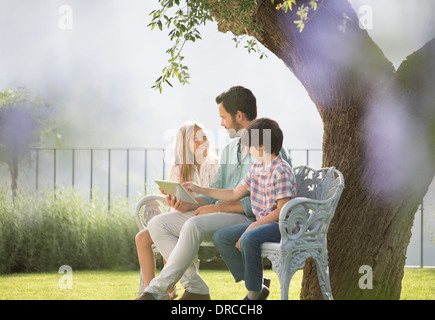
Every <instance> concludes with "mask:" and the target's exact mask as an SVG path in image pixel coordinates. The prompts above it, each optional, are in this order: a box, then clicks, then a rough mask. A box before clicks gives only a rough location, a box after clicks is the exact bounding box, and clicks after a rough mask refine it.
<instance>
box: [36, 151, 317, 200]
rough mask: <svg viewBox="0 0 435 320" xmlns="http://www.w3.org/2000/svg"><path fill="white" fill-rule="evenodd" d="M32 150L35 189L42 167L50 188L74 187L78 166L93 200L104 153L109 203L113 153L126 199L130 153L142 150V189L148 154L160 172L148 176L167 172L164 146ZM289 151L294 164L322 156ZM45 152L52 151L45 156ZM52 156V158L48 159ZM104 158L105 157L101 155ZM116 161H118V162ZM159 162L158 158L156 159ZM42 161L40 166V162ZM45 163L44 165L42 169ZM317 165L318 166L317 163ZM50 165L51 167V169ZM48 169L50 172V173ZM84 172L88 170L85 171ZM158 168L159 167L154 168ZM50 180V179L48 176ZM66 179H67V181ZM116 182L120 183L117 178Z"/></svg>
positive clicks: (162, 174)
mask: <svg viewBox="0 0 435 320" xmlns="http://www.w3.org/2000/svg"><path fill="white" fill-rule="evenodd" d="M29 151H30V153H31V156H32V157H31V158H32V160H31V165H30V167H32V162H33V170H34V188H35V190H39V187H40V179H41V175H42V174H41V170H42V169H43V171H44V172H45V175H46V176H47V175H51V176H52V177H51V180H52V181H51V183H49V184H51V185H52V187H53V189H54V190H56V188H57V187H58V185H59V183H63V184H66V185H68V184H69V185H70V186H71V187H73V188H74V187H75V186H76V178H77V171H78V169H77V167H78V166H80V168H81V170H80V171H81V172H82V173H81V174H84V175H88V177H89V185H88V192H89V198H90V199H92V197H93V194H92V190H93V189H94V187H95V171H96V166H98V168H99V169H101V167H102V164H101V160H102V157H101V155H100V156H99V161H100V162H99V163H98V164H96V161H97V160H96V159H95V154H96V153H97V152H98V153H100V154H101V153H104V154H105V158H106V159H105V160H104V161H103V162H105V165H106V175H107V177H106V179H107V183H106V184H107V197H108V203H109V204H110V197H111V194H112V184H113V181H112V180H113V178H112V175H113V170H114V166H115V165H114V164H113V160H112V159H113V155H114V153H115V152H118V153H119V152H121V153H123V156H122V157H123V158H124V167H123V171H124V178H125V180H124V184H125V197H126V198H129V196H130V193H131V188H130V176H131V173H132V172H131V155H132V153H136V154H137V153H142V162H143V164H142V177H143V190H144V191H145V192H146V191H147V189H148V188H147V187H148V178H149V166H150V164H149V162H150V159H149V158H150V154H151V153H154V156H155V155H156V154H157V157H158V158H160V159H161V160H160V164H159V167H160V173H157V176H155V175H154V176H153V177H151V178H163V179H165V178H166V171H167V169H168V165H167V162H168V161H166V159H165V157H166V149H165V148H31V149H30V150H29ZM79 152H86V153H87V154H88V155H87V157H88V160H87V162H88V165H86V164H85V165H83V156H81V162H82V164H81V165H78V164H77V153H79ZM218 152H219V150H216V153H218ZM288 152H289V154H290V155H291V156H292V158H293V161H294V162H295V160H294V158H295V155H297V157H296V158H297V161H296V164H297V165H302V164H305V165H310V163H311V162H315V160H313V159H315V158H317V159H318V161H317V162H320V160H319V159H320V158H321V149H289V150H288ZM42 153H45V158H44V159H41V157H42ZM60 153H62V161H63V162H65V158H66V157H68V155H65V153H69V157H70V164H69V166H70V169H69V171H70V173H69V175H70V177H69V179H68V178H66V177H67V175H68V174H67V173H66V171H67V169H65V168H61V167H60V165H59V162H60V161H59V155H60ZM314 153H317V155H313V154H314ZM48 154H51V156H50V155H48ZM50 157H51V160H50ZM103 157H104V156H103ZM117 157H118V160H119V154H118V156H117ZM135 161H136V162H137V157H136V159H135ZM49 162H51V165H50V164H49ZM118 162H119V161H118ZM157 162H158V160H157ZM42 164H43V165H42ZM155 164H156V160H154V161H153V165H154V166H155ZM43 166H44V168H42V167H43ZM317 166H318V165H317ZM50 167H51V168H50ZM83 167H88V169H87V170H83V169H84V168H83ZM115 170H119V167H117V168H115ZM28 171H32V169H28ZM50 171H51V174H50ZM60 171H62V173H63V178H64V179H63V180H61V181H59V172H60ZM86 171H87V172H86ZM157 171H158V170H157ZM135 174H136V175H137V174H138V172H137V166H136V170H135ZM154 174H156V170H154ZM118 177H119V172H118ZM48 180H50V178H49V179H48ZM67 180H69V182H68V181H67ZM116 183H119V179H118V181H117V182H116ZM27 184H28V185H29V181H27Z"/></svg>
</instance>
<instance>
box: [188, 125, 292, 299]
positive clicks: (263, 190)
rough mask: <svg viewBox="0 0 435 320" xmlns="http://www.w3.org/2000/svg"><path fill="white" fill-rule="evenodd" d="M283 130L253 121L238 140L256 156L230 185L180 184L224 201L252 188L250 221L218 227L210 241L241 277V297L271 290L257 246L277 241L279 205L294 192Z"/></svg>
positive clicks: (261, 296) (258, 296)
mask: <svg viewBox="0 0 435 320" xmlns="http://www.w3.org/2000/svg"><path fill="white" fill-rule="evenodd" d="M282 141H283V134H282V131H281V129H280V128H279V125H278V124H277V123H276V122H275V121H273V120H271V119H268V118H260V119H257V120H254V121H252V122H251V124H250V125H249V126H248V127H247V128H246V131H245V132H244V133H243V135H242V143H243V144H245V145H247V146H248V147H249V152H250V153H251V154H252V156H253V157H254V158H255V159H256V161H257V162H256V163H255V164H253V165H252V167H251V169H250V170H249V171H248V173H247V174H246V176H245V177H244V178H243V179H242V180H241V181H240V183H239V184H238V185H237V186H236V188H235V189H233V190H219V189H211V188H204V187H200V186H198V185H196V184H194V183H192V182H186V183H184V184H183V186H184V187H185V188H186V189H188V190H190V191H193V192H196V193H199V194H204V195H207V196H210V197H213V198H215V199H220V200H223V201H237V200H238V199H241V198H243V197H245V196H246V195H247V194H248V193H249V192H251V205H252V211H253V212H254V214H255V216H256V219H257V220H256V221H255V222H253V223H250V222H248V223H243V224H239V225H233V226H230V227H226V228H223V229H220V230H218V231H216V232H215V233H214V235H213V243H214V245H215V247H216V249H217V250H218V251H219V253H220V254H221V256H222V258H223V259H224V261H225V263H226V264H227V266H228V268H229V269H230V271H231V273H232V275H233V276H234V279H235V280H236V282H238V281H240V280H245V286H246V288H247V289H248V295H247V296H246V297H245V300H265V299H266V298H267V296H268V295H269V289H268V287H267V285H264V284H263V264H262V258H261V245H262V243H264V242H279V241H280V238H281V236H280V232H279V228H278V223H277V222H278V218H279V213H280V211H281V208H282V207H283V206H284V204H285V203H286V202H288V201H289V200H290V199H291V198H294V197H295V196H296V181H295V178H294V175H293V171H292V168H291V167H290V165H289V164H288V163H287V162H286V161H284V160H283V159H282V157H281V155H280V150H281V147H282Z"/></svg>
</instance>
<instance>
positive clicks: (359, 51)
mask: <svg viewBox="0 0 435 320" xmlns="http://www.w3.org/2000/svg"><path fill="white" fill-rule="evenodd" d="M302 2H303V1H298V6H299V5H300V4H301V3H302ZM308 2H309V1H305V4H306V5H307V6H309V4H308ZM275 5H276V4H275ZM275 5H273V4H272V3H271V1H270V0H263V1H258V7H257V11H256V13H255V17H256V21H257V23H258V24H259V25H261V26H262V27H263V33H262V34H261V35H256V37H257V38H258V39H259V40H260V41H261V42H262V43H263V44H264V45H265V46H266V47H267V48H268V49H269V50H271V51H272V52H273V53H274V54H276V55H277V56H278V57H279V58H281V59H282V60H283V61H284V63H285V64H286V65H287V66H288V67H289V69H290V70H291V71H292V72H293V73H294V74H295V75H296V77H297V78H298V79H299V80H300V81H301V83H302V84H303V86H304V87H305V88H306V90H307V91H308V93H309V95H310V97H311V99H312V100H313V102H314V103H315V105H316V106H317V109H318V111H319V113H320V115H321V117H322V120H323V125H324V137H323V166H325V167H329V166H335V167H336V168H338V169H339V170H340V171H341V172H342V173H343V175H344V177H345V190H344V192H343V194H342V198H341V200H340V202H339V205H338V208H337V210H336V214H335V217H334V219H333V221H332V223H331V226H330V229H329V233H328V251H329V267H330V278H331V286H332V291H333V295H334V298H335V299H398V298H399V297H400V292H401V281H402V277H403V269H404V265H405V260H406V250H407V247H408V244H409V240H410V237H411V227H412V224H413V219H414V214H415V212H416V211H417V208H418V206H419V204H420V203H421V200H422V198H423V196H424V195H425V193H426V192H427V189H428V186H429V184H430V182H431V180H432V178H433V176H434V172H435V165H434V161H433V157H432V156H433V154H434V153H433V149H432V150H430V148H431V144H430V141H428V139H427V138H428V136H430V134H432V136H433V132H434V130H433V128H434V126H433V125H432V126H431V122H432V123H434V122H435V121H434V115H435V112H434V110H435V108H434V103H433V101H435V97H434V95H435V92H434V90H433V88H434V77H435V76H434V75H435V63H434V62H433V60H434V59H433V57H434V52H435V43H434V41H432V42H430V43H428V45H427V46H425V47H424V48H423V49H421V52H420V53H416V54H414V55H413V56H410V57H409V58H408V60H407V61H406V62H405V63H404V64H403V65H402V66H401V67H400V68H399V70H398V71H397V72H396V71H395V70H394V68H393V66H392V64H391V63H390V62H389V61H388V60H387V59H386V58H385V56H384V55H383V53H382V51H381V50H380V49H379V47H378V46H377V45H376V44H375V43H374V42H373V41H372V39H371V38H370V37H369V35H368V33H367V32H366V31H365V30H361V29H360V28H359V27H358V18H357V16H356V14H355V12H354V11H353V10H352V8H351V6H350V4H349V3H348V2H347V1H345V0H333V1H327V0H325V1H321V2H320V6H319V8H318V9H317V11H316V12H315V14H314V15H313V13H311V15H312V18H310V20H309V21H308V23H307V24H306V26H305V28H304V30H303V32H299V30H298V29H297V28H296V25H295V24H294V22H293V21H295V20H298V19H299V18H298V17H297V16H296V15H295V11H296V10H295V9H293V12H288V13H284V12H283V11H277V10H276V9H275ZM343 14H346V15H347V16H348V17H349V18H350V20H348V21H347V22H346V31H345V32H344V33H343V32H341V31H339V29H338V26H339V25H342V24H343V19H344V18H343ZM227 27H228V26H227ZM221 31H225V30H221ZM425 68H426V72H421V71H422V70H424V69H425ZM422 74H423V75H426V76H427V77H423V76H422ZM291 90H292V89H291V88H289V94H291ZM290 116H291V115H290ZM430 120H432V121H430ZM430 130H432V131H430ZM429 150H430V151H431V152H428V151H429ZM431 157H432V158H431ZM361 266H368V267H370V268H371V269H372V271H373V283H372V289H369V288H366V287H364V286H361V284H360V282H361V281H360V279H361V277H363V276H364V274H363V273H360V272H363V271H360V267H361ZM364 270H367V269H364ZM364 272H366V271H364ZM368 281H369V279H368ZM301 297H303V298H308V299H318V298H321V297H322V296H321V294H320V289H319V287H318V282H317V275H316V272H315V265H314V263H313V262H312V261H308V262H307V264H306V267H305V269H304V278H303V286H302V292H301Z"/></svg>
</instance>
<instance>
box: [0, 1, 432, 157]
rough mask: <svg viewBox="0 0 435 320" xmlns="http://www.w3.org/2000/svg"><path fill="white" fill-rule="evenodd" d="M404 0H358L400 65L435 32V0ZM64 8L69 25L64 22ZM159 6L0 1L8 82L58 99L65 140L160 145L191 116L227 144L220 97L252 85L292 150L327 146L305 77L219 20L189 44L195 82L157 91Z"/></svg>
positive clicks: (2, 81) (163, 59) (262, 110)
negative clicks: (240, 39) (153, 25)
mask: <svg viewBox="0 0 435 320" xmlns="http://www.w3.org/2000/svg"><path fill="white" fill-rule="evenodd" d="M397 2H398V1H397V0H381V1H368V0H353V1H351V3H352V4H353V6H354V8H355V10H356V11H357V12H358V10H360V8H361V6H366V7H367V6H369V8H371V9H372V12H371V13H372V14H373V18H372V20H371V21H372V25H371V26H369V27H370V28H371V29H370V30H369V33H370V34H371V35H372V37H373V38H374V39H375V41H376V42H377V43H378V44H379V46H380V47H381V49H383V50H384V52H385V54H386V56H387V58H389V59H390V60H391V61H392V62H393V63H394V65H395V66H396V67H397V66H398V65H399V64H400V62H401V61H402V60H403V59H404V58H405V57H406V56H407V55H408V54H410V53H412V52H413V51H415V50H417V49H418V48H420V47H421V46H422V45H423V44H424V43H425V42H426V41H428V40H430V39H431V37H432V36H433V34H431V31H432V30H434V29H435V28H430V27H431V26H432V27H433V25H434V23H433V21H432V19H431V17H430V16H429V14H428V13H429V12H430V11H431V10H425V9H424V8H425V6H429V5H430V6H431V7H432V8H433V1H430V0H417V1H412V2H403V1H400V6H397V5H396V3H397ZM64 5H67V6H69V8H70V9H71V13H72V25H71V29H62V28H61V27H60V26H59V23H60V22H62V21H63V20H62V19H63V17H64V16H65V15H64V12H60V11H59V10H60V9H61V7H62V6H64ZM157 7H158V3H157V1H156V0H153V1H149V0H148V1H142V0H129V1H128V2H126V1H120V0H108V1H104V4H103V3H102V2H101V1H97V0H90V1H81V2H78V1H71V0H70V1H56V0H51V1H48V0H42V1H31V0H0V39H1V45H0V75H1V76H0V88H5V87H17V86H26V87H27V88H28V89H30V90H32V91H33V92H35V94H37V95H41V96H43V97H44V98H46V99H47V100H49V101H51V102H52V110H53V117H54V118H55V121H56V123H57V124H58V126H59V131H60V133H61V135H62V144H63V146H68V147H74V146H75V147H95V146H100V147H144V146H147V147H160V146H162V143H163V144H164V145H167V144H169V142H170V140H171V139H172V137H173V132H174V130H176V129H177V128H178V127H179V126H180V125H181V124H182V123H183V122H184V121H185V120H196V121H199V122H201V123H203V124H204V125H205V126H206V128H207V129H208V130H209V133H210V135H212V136H213V137H212V138H215V144H216V145H217V146H222V145H224V144H225V143H226V142H227V141H223V140H225V139H224V137H225V135H222V134H221V135H219V128H220V126H219V117H218V113H217V108H216V104H215V102H214V98H215V97H216V96H217V95H218V94H219V93H221V92H222V91H224V90H226V89H228V88H229V87H230V86H233V85H244V86H246V87H248V88H250V89H251V90H252V91H253V92H254V94H255V95H256V97H257V99H258V107H259V116H268V117H271V118H273V119H279V123H280V125H281V127H282V128H283V131H284V135H285V145H286V146H287V147H288V148H318V149H320V148H321V146H322V133H323V127H322V123H321V119H320V117H319V115H318V113H317V111H316V109H315V106H314V104H313V103H312V101H311V100H310V99H309V97H308V95H307V93H306V91H305V89H304V88H303V87H302V86H301V84H300V82H299V81H298V80H297V79H296V78H295V77H294V76H293V74H292V73H291V72H290V71H289V70H288V69H287V68H286V67H285V66H284V64H283V63H282V61H281V60H279V59H278V58H276V57H275V56H274V55H273V54H272V53H270V52H269V54H268V58H266V59H262V60H260V59H259V57H258V55H256V54H248V53H247V51H246V50H245V49H244V48H243V47H242V46H240V47H239V48H236V47H235V44H234V42H233V41H232V40H231V39H232V37H233V36H232V35H231V34H229V33H227V34H222V33H219V32H217V28H216V24H215V23H210V24H208V25H207V26H205V27H204V28H203V29H202V30H201V33H202V37H203V40H202V41H198V42H196V43H194V44H190V43H189V44H188V45H187V46H186V47H185V49H184V54H185V56H186V59H185V62H186V64H187V65H188V67H189V70H190V74H191V79H190V84H189V85H185V86H182V85H180V84H178V83H177V80H175V79H174V80H173V81H172V83H173V84H174V88H170V87H165V88H164V92H163V94H160V93H159V92H158V91H155V90H153V89H151V86H152V85H153V84H154V81H155V79H156V78H157V77H158V76H160V72H161V69H162V68H163V67H164V66H165V65H166V63H167V59H168V56H167V55H166V54H165V51H166V49H167V48H169V46H170V42H169V40H168V37H167V33H168V31H167V30H164V31H162V32H161V31H159V30H155V31H151V30H150V28H147V24H148V23H149V22H150V20H151V18H150V17H149V16H148V13H149V12H151V11H152V10H153V9H155V8H157ZM366 7H362V9H363V11H362V14H366V13H367V10H366V9H364V8H366ZM369 13H370V12H369ZM429 31H430V32H429ZM265 50H266V52H267V49H265ZM162 139H163V140H164V141H162ZM212 141H213V140H212Z"/></svg>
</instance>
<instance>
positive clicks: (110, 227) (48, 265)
mask: <svg viewBox="0 0 435 320" xmlns="http://www.w3.org/2000/svg"><path fill="white" fill-rule="evenodd" d="M94 194H95V193H94ZM111 207H112V209H111V211H110V212H108V210H107V203H104V202H103V201H100V200H99V199H98V197H97V196H94V198H93V200H92V201H91V202H90V203H87V202H85V201H84V199H83V198H82V197H81V196H80V195H79V193H78V192H76V191H74V190H71V189H69V190H67V189H61V190H58V191H56V193H55V194H54V193H53V191H45V192H39V194H36V193H33V194H31V193H26V194H18V196H17V197H16V198H15V200H14V201H13V200H12V199H11V198H10V197H9V196H8V195H7V192H6V191H5V190H0V274H4V273H12V272H47V271H54V270H58V269H59V267H60V266H61V265H69V266H71V268H73V270H83V269H105V268H114V267H129V268H130V267H131V266H132V265H133V266H135V267H136V268H138V261H137V253H136V245H135V240H134V237H135V235H136V233H137V231H138V229H137V225H136V223H135V220H134V214H133V212H134V211H133V209H132V208H131V206H130V205H129V204H128V203H127V201H126V200H125V199H119V200H115V201H114V203H113V204H112V206H111Z"/></svg>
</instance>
